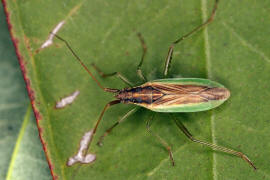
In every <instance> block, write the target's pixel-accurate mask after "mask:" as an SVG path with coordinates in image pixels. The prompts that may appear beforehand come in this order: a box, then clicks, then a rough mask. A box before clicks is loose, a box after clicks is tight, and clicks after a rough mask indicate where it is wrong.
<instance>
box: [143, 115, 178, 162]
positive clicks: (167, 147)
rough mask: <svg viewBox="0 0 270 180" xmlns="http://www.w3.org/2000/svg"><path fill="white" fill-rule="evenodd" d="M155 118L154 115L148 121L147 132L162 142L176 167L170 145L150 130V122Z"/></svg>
mask: <svg viewBox="0 0 270 180" xmlns="http://www.w3.org/2000/svg"><path fill="white" fill-rule="evenodd" d="M153 117H154V115H153V116H152V117H151V118H150V119H148V120H147V122H146V129H147V131H148V132H149V133H150V134H151V135H153V136H155V137H156V138H157V139H158V140H159V141H160V143H161V144H162V145H163V146H164V147H165V148H166V149H167V150H168V153H169V156H170V159H171V162H172V165H173V166H174V165H175V163H174V159H173V154H172V151H171V147H170V146H169V145H168V143H167V142H166V141H165V140H164V139H162V138H161V137H160V136H159V135H158V134H156V133H154V132H153V131H152V130H151V129H150V126H151V124H150V121H151V120H152V119H153Z"/></svg>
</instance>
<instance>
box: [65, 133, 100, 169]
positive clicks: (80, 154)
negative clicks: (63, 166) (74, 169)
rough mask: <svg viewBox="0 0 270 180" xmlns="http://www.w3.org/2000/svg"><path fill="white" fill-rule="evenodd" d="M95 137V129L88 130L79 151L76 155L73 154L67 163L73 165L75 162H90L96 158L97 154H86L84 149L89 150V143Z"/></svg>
mask: <svg viewBox="0 0 270 180" xmlns="http://www.w3.org/2000/svg"><path fill="white" fill-rule="evenodd" d="M92 137H93V130H90V131H88V132H86V133H85V134H84V135H83V137H82V139H81V141H80V148H79V151H78V153H77V154H76V155H75V156H72V157H70V158H69V159H68V162H67V165H68V166H72V165H74V164H75V163H77V162H78V163H84V164H88V163H91V162H93V161H95V160H96V155H95V154H86V155H84V151H85V150H87V147H88V144H89V142H90V141H91V139H92Z"/></svg>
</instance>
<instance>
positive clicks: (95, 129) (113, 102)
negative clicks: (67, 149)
mask: <svg viewBox="0 0 270 180" xmlns="http://www.w3.org/2000/svg"><path fill="white" fill-rule="evenodd" d="M119 103H120V100H114V101H111V102H109V103H107V104H106V105H105V107H104V108H103V110H102V112H101V114H100V115H99V118H98V120H97V122H96V125H95V127H94V129H93V135H92V138H91V139H90V141H89V144H88V148H87V150H88V149H89V147H90V145H91V142H92V140H93V139H94V136H95V134H96V131H97V128H98V125H99V123H100V121H101V119H102V117H103V115H104V113H105V111H106V110H107V109H108V108H109V107H111V106H112V105H115V104H119ZM87 150H86V151H87Z"/></svg>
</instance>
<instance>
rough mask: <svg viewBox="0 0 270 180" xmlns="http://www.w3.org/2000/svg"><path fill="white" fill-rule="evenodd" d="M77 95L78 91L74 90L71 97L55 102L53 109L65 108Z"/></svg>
mask: <svg viewBox="0 0 270 180" xmlns="http://www.w3.org/2000/svg"><path fill="white" fill-rule="evenodd" d="M79 94H80V91H79V90H76V91H75V92H73V93H72V94H71V95H69V96H67V97H64V98H62V99H61V100H60V101H58V102H56V105H55V108H56V109H60V108H64V107H65V106H67V105H69V104H71V103H72V102H73V101H74V100H75V99H76V97H77V96H78V95H79Z"/></svg>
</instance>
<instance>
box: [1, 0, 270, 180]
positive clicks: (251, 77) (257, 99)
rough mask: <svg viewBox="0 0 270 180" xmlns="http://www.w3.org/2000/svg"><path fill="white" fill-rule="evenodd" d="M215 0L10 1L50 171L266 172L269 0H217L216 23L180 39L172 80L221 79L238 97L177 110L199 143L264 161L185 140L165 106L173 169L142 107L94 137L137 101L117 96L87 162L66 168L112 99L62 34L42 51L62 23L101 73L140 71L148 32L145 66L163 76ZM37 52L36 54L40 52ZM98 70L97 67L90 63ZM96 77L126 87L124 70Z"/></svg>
mask: <svg viewBox="0 0 270 180" xmlns="http://www.w3.org/2000/svg"><path fill="white" fill-rule="evenodd" d="M212 6H213V1H211V2H206V0H201V1H195V0H193V1H187V0H180V1H172V0H170V1H155V2H154V1H142V0H139V1H124V0H122V1H120V0H119V1H101V0H99V1H98V0H91V1H52V0H51V1H44V2H43V1H42V2H40V1H37V2H35V1H9V2H7V7H6V9H7V11H8V12H9V20H10V22H11V24H12V30H11V33H12V35H13V36H14V38H16V39H17V48H18V50H19V52H20V55H21V63H22V64H23V65H24V67H25V77H26V78H27V79H28V80H29V81H27V82H28V84H27V86H28V87H29V88H31V95H32V96H31V98H32V101H33V102H34V108H35V112H36V117H37V118H38V125H39V127H40V128H41V129H42V131H40V136H41V137H42V140H43V141H44V142H45V147H46V149H47V151H46V154H47V156H48V158H49V163H50V165H51V167H52V171H53V175H54V176H55V177H58V178H60V179H71V178H72V177H75V178H76V179H86V178H87V179H90V178H91V179H198V178H200V179H263V178H264V179H267V178H269V177H270V164H269V162H270V161H269V160H270V158H269V157H270V152H269V150H268V149H269V146H270V144H269V142H270V137H269V133H267V132H269V130H268V129H269V124H270V121H269V117H270V111H269V108H270V101H268V99H269V98H270V93H269V92H268V89H269V88H270V83H269V79H270V73H269V70H270V52H269V51H268V49H269V46H270V40H269V38H267V37H268V36H269V33H270V28H268V27H269V26H270V22H269V21H268V19H269V18H270V15H269V10H270V9H269V7H270V3H269V2H267V1H256V2H255V1H254V2H249V3H247V2H240V1H233V0H227V1H225V0H223V1H222V0H221V1H220V3H219V7H218V11H217V16H216V18H215V20H214V22H213V23H212V24H210V25H209V26H208V27H207V28H206V29H204V30H203V31H199V32H197V33H196V34H194V35H193V36H192V37H190V38H188V39H186V40H185V41H183V42H182V43H181V44H179V45H177V46H176V47H175V52H174V57H173V62H172V68H171V71H170V77H179V76H182V77H200V78H209V79H212V80H215V81H217V82H219V83H221V84H224V85H225V86H226V87H227V88H228V89H230V91H231V98H230V99H229V100H228V102H226V103H225V104H224V105H222V106H220V107H218V108H216V109H214V110H212V111H207V112H198V113H179V114H177V115H176V116H177V118H179V119H181V120H182V122H183V123H184V124H185V125H186V126H187V128H188V129H190V131H191V132H192V134H193V135H194V136H195V137H197V138H198V139H201V140H206V141H209V142H214V143H216V144H218V145H223V146H226V147H229V148H233V149H236V150H239V151H242V152H244V153H245V154H247V155H248V157H249V158H250V159H251V160H252V161H254V163H255V165H256V166H257V167H258V168H259V169H258V170H257V171H253V170H252V168H251V167H250V166H248V164H247V163H246V162H244V161H243V160H241V159H240V158H237V157H234V156H230V155H227V154H224V153H219V152H214V151H212V150H210V149H209V148H206V147H202V146H201V145H198V144H194V143H192V142H190V141H189V140H187V139H186V137H184V136H183V134H182V133H181V132H180V131H179V130H178V129H177V127H176V126H175V124H174V123H173V121H172V120H171V119H170V116H168V114H166V113H163V114H162V113H159V114H156V115H155V120H154V122H153V125H152V129H153V131H155V132H157V133H159V134H160V135H161V136H162V137H163V138H164V139H165V140H166V141H167V142H168V144H170V145H172V151H173V153H174V159H175V163H176V166H175V167H172V166H171V162H170V160H169V157H168V154H167V151H166V149H165V148H164V147H163V146H162V145H161V144H160V143H159V142H158V141H157V140H156V139H154V138H153V137H152V136H150V135H149V134H148V133H147V132H146V130H145V123H144V122H145V121H146V120H147V119H148V118H150V117H151V114H152V112H150V111H148V110H145V109H141V110H139V111H138V112H136V113H135V114H134V115H132V116H130V117H129V118H128V119H127V120H126V121H125V122H124V123H122V124H120V125H119V126H118V127H116V128H115V129H114V130H113V131H112V133H111V134H109V135H108V136H107V137H106V138H105V140H104V146H103V147H101V148H100V147H97V146H96V145H95V143H96V141H97V137H99V136H100V135H102V134H103V132H104V131H105V130H106V129H107V128H109V127H110V126H111V125H112V124H113V123H114V122H116V121H117V119H119V118H120V117H122V116H123V115H124V114H125V112H127V111H128V110H129V109H131V108H132V107H133V106H132V105H116V106H113V107H112V108H111V109H110V110H108V111H107V112H106V113H105V116H104V118H103V121H102V122H101V126H100V127H99V129H98V131H97V135H96V138H95V139H94V142H93V146H91V148H90V152H92V153H96V155H97V160H96V161H95V162H94V163H93V164H91V165H81V166H80V165H76V166H73V167H67V166H66V162H67V159H68V158H69V157H71V156H73V155H74V154H75V153H76V151H77V150H78V146H79V142H80V139H81V138H82V136H83V134H84V133H85V132H87V131H89V130H90V129H92V128H93V126H94V124H95V122H96V120H97V118H98V116H99V114H100V113H101V111H102V108H103V107H104V106H105V104H106V103H107V102H109V101H110V100H112V99H113V96H112V95H111V94H108V93H104V92H103V91H102V90H101V89H100V88H99V87H98V86H97V84H96V83H95V82H94V81H93V80H92V79H91V78H90V77H89V76H88V75H87V73H86V72H85V71H84V70H83V68H82V67H81V66H80V65H79V64H78V63H77V62H76V60H75V58H74V57H73V56H72V54H71V53H70V52H69V51H68V49H67V48H66V46H65V45H64V44H63V42H61V41H59V40H54V43H53V45H51V46H49V47H47V48H44V49H41V50H40V49H39V48H40V47H41V45H42V44H43V43H44V42H45V41H46V39H47V38H48V36H49V32H50V31H52V30H53V29H54V28H55V27H56V25H57V24H59V23H60V22H62V21H65V24H64V25H63V26H62V27H61V29H60V31H59V32H58V33H57V34H58V35H60V36H61V37H62V38H64V39H65V40H67V41H68V42H69V43H70V44H71V46H72V48H73V49H74V51H75V52H76V53H77V54H78V55H79V56H80V57H81V59H82V60H83V62H84V63H85V64H86V65H87V66H88V67H90V64H91V63H95V64H96V65H98V66H99V67H100V68H101V69H102V70H103V71H104V72H108V73H111V72H115V71H117V72H121V73H122V74H123V75H125V76H126V77H127V78H128V79H130V81H132V82H134V83H136V84H140V83H142V82H141V81H140V79H139V78H138V77H137V75H136V67H137V64H138V63H139V60H140V57H141V53H142V52H141V45H140V42H139V40H138V38H137V36H136V32H141V33H142V35H143V37H144V38H145V41H146V44H147V46H148V52H147V55H146V61H145V64H143V67H142V70H143V72H144V73H145V75H146V77H147V78H148V79H157V78H162V71H163V65H164V59H165V57H166V55H167V52H168V47H169V46H170V43H171V42H173V41H174V40H176V39H177V38H179V37H180V36H181V35H183V34H185V33H188V32H189V31H191V30H192V29H193V28H194V27H196V26H197V25H199V24H201V23H202V22H203V21H205V20H206V19H207V17H208V16H209V14H210V11H211V9H212ZM37 50H40V51H37ZM90 70H91V71H93V69H92V68H90ZM95 75H96V76H97V79H98V80H99V81H100V82H101V83H102V85H104V86H105V87H111V88H124V87H125V84H124V83H123V82H121V81H120V80H119V79H117V78H113V77H111V78H107V79H102V78H100V77H98V75H97V73H95ZM75 90H79V91H80V95H79V96H78V97H77V98H76V100H75V101H74V102H73V103H72V105H69V106H66V107H65V108H63V109H55V108H54V106H55V104H56V102H57V101H59V100H60V99H61V98H63V97H65V96H67V95H69V94H71V93H72V92H74V91H75Z"/></svg>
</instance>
